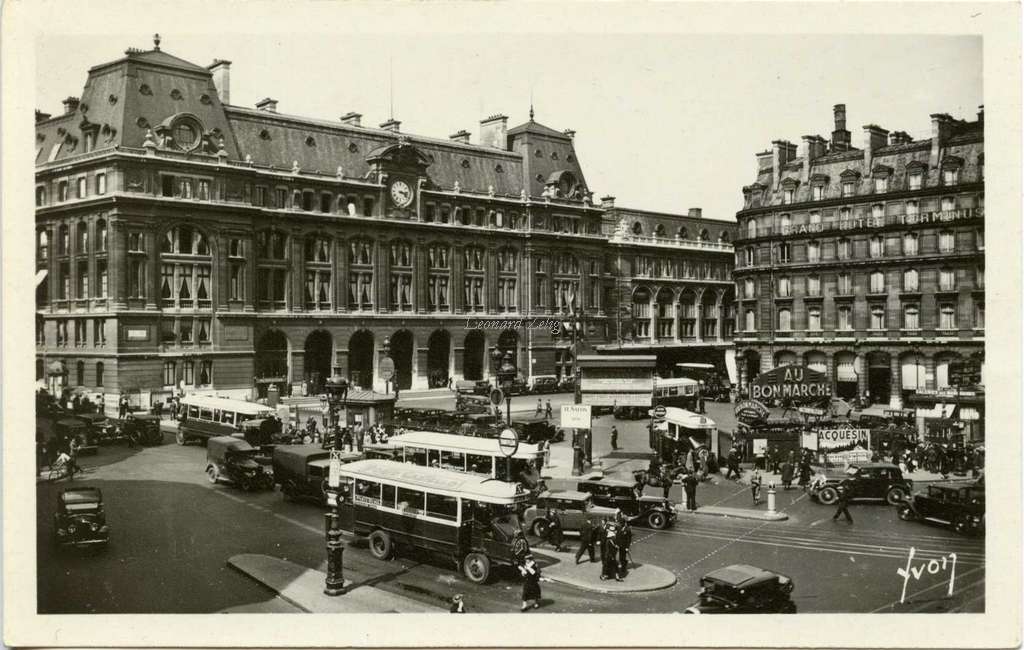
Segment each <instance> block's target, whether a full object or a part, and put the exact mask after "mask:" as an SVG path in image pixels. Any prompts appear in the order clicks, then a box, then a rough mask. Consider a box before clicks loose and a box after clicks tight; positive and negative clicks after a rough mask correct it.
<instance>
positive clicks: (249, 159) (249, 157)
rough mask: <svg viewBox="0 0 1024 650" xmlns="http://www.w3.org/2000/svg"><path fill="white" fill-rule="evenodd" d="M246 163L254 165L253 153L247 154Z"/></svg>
mask: <svg viewBox="0 0 1024 650" xmlns="http://www.w3.org/2000/svg"><path fill="white" fill-rule="evenodd" d="M245 164H247V165H252V154H251V153H247V154H245Z"/></svg>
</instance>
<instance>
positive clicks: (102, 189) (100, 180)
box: [96, 174, 107, 194]
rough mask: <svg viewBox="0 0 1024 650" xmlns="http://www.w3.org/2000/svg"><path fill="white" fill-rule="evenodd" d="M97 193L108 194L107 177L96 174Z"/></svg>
mask: <svg viewBox="0 0 1024 650" xmlns="http://www.w3.org/2000/svg"><path fill="white" fill-rule="evenodd" d="M96 193H97V194H106V193H107V175H106V174H96Z"/></svg>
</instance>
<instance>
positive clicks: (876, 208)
mask: <svg viewBox="0 0 1024 650" xmlns="http://www.w3.org/2000/svg"><path fill="white" fill-rule="evenodd" d="M871 216H872V218H874V219H881V218H882V217H884V216H885V206H884V205H882V204H881V203H876V204H875V205H873V206H871Z"/></svg>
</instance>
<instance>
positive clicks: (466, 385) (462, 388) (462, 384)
mask: <svg viewBox="0 0 1024 650" xmlns="http://www.w3.org/2000/svg"><path fill="white" fill-rule="evenodd" d="M455 392H457V393H469V394H470V395H490V394H491V382H489V381H487V380H486V379H475V380H474V379H460V380H459V381H457V382H455Z"/></svg>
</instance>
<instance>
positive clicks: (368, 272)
mask: <svg viewBox="0 0 1024 650" xmlns="http://www.w3.org/2000/svg"><path fill="white" fill-rule="evenodd" d="M348 247H349V259H348V302H349V307H350V308H351V309H352V310H354V311H365V310H369V309H373V295H374V291H373V273H374V266H373V244H372V242H370V241H369V240H367V239H351V240H349V242H348Z"/></svg>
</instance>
